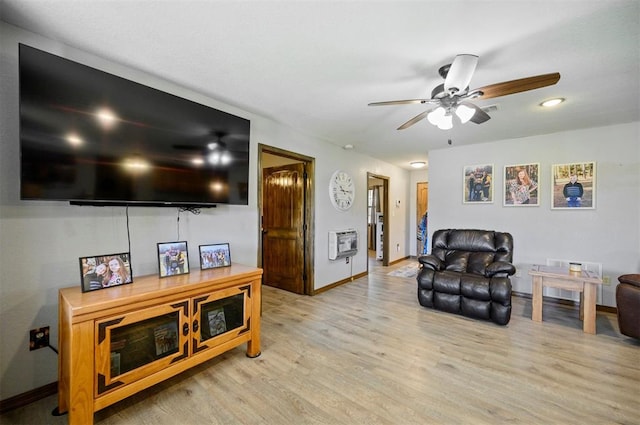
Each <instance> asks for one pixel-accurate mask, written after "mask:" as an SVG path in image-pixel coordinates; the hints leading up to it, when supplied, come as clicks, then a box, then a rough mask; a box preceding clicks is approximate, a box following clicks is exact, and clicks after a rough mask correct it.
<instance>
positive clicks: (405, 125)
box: [398, 110, 431, 130]
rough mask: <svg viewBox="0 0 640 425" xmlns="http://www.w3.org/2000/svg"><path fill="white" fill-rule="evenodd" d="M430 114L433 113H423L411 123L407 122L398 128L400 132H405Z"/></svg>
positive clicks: (411, 120) (410, 121)
mask: <svg viewBox="0 0 640 425" xmlns="http://www.w3.org/2000/svg"><path fill="white" fill-rule="evenodd" d="M429 112H431V110H429V111H424V112H423V113H421V114H418V115H416V116H415V117H413V118H411V119H410V120H409V121H407V122H406V123H404V124H402V125H401V126H400V127H398V130H404V129H405V128H409V127H411V126H412V125H414V124H415V123H417V122H418V121H420V120H423V119H424V117H426V116H427V114H428V113H429Z"/></svg>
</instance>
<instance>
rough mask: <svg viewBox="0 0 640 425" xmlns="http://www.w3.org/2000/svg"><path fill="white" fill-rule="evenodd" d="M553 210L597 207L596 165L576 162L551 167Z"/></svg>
mask: <svg viewBox="0 0 640 425" xmlns="http://www.w3.org/2000/svg"><path fill="white" fill-rule="evenodd" d="M551 178H552V181H551V189H552V190H551V194H552V197H551V208H552V209H594V208H595V207H596V163H595V162H574V163H570V164H554V165H553V166H552V167H551Z"/></svg>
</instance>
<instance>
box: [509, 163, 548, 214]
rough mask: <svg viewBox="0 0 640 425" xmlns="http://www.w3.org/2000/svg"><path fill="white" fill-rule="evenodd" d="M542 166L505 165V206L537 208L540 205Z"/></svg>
mask: <svg viewBox="0 0 640 425" xmlns="http://www.w3.org/2000/svg"><path fill="white" fill-rule="evenodd" d="M539 178H540V164H539V163H535V164H518V165H505V167H504V198H503V199H504V204H503V205H504V206H505V207H524V206H529V207H537V206H538V205H540V195H539V193H540V190H539V187H538V186H539V184H540V181H539Z"/></svg>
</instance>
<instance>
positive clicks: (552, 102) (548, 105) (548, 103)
mask: <svg viewBox="0 0 640 425" xmlns="http://www.w3.org/2000/svg"><path fill="white" fill-rule="evenodd" d="M564 100H565V99H564V97H556V98H555V99H549V100H545V101H544V102H542V103H541V104H540V106H542V107H544V108H551V107H554V106H557V105H559V104H561V103H562V102H564Z"/></svg>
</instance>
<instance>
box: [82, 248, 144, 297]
mask: <svg viewBox="0 0 640 425" xmlns="http://www.w3.org/2000/svg"><path fill="white" fill-rule="evenodd" d="M79 260H80V278H81V287H82V292H89V291H97V290H99V289H104V288H110V287H112V286H119V285H124V284H127V283H131V282H133V274H132V273H131V255H130V254H129V253H128V252H121V253H118V254H107V255H96V256H93V257H80V259H79Z"/></svg>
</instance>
